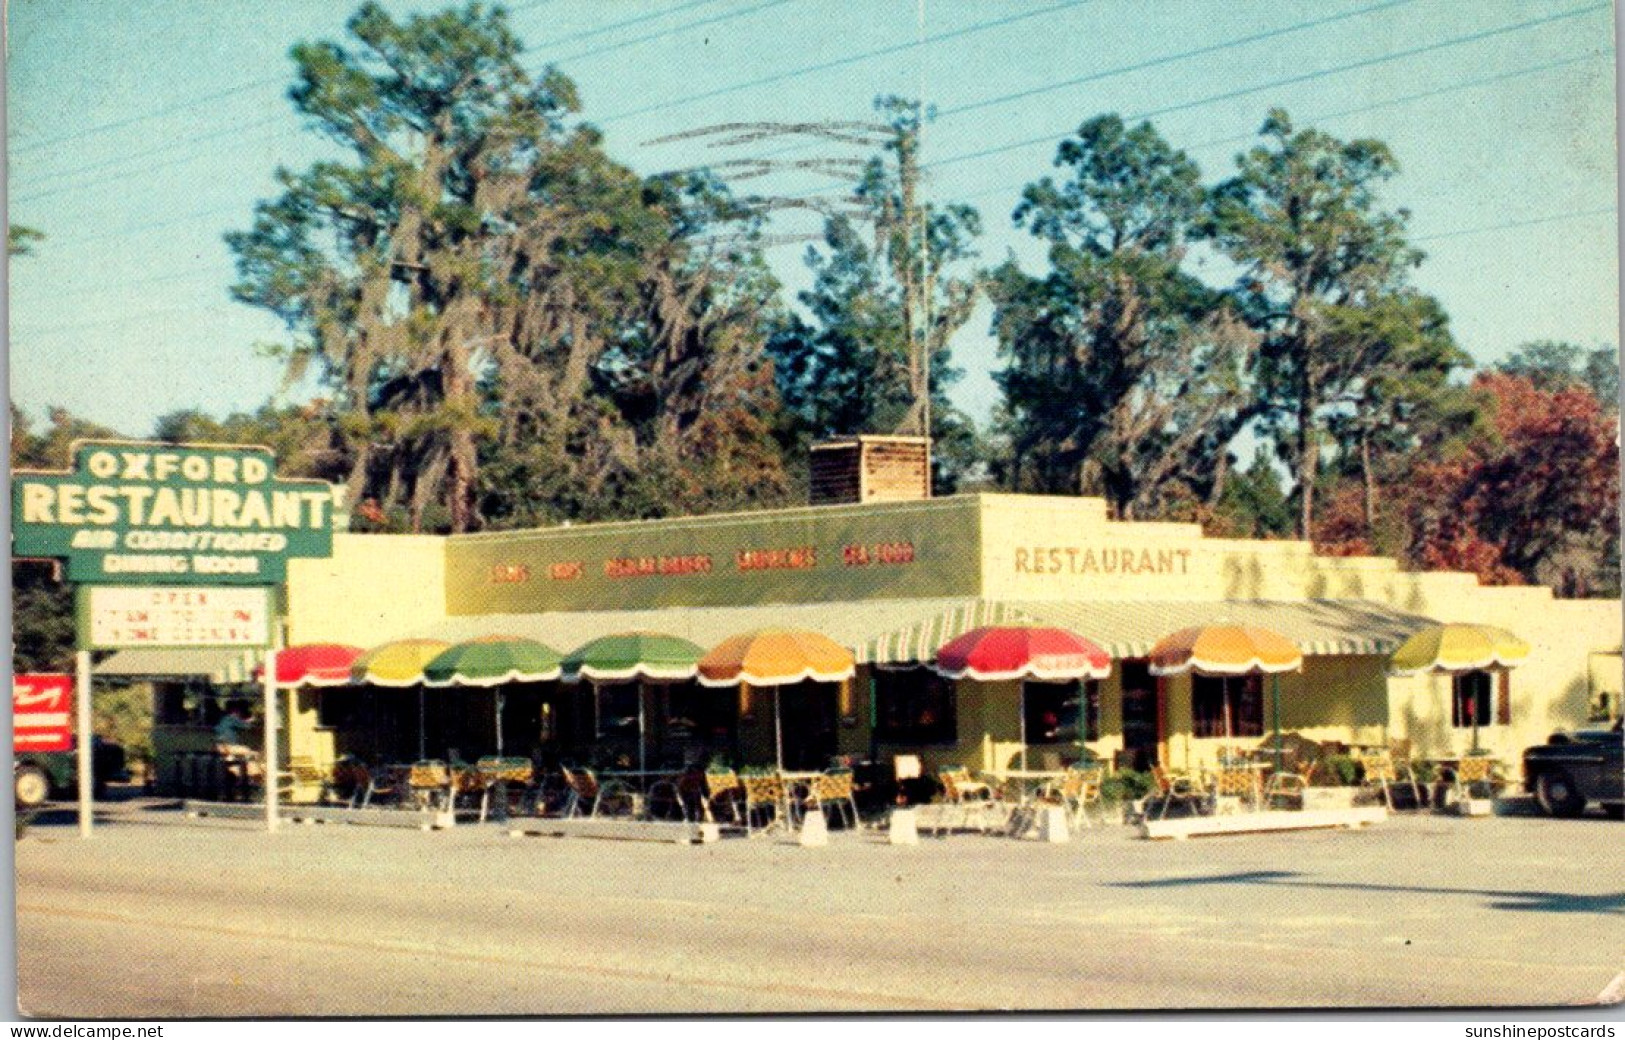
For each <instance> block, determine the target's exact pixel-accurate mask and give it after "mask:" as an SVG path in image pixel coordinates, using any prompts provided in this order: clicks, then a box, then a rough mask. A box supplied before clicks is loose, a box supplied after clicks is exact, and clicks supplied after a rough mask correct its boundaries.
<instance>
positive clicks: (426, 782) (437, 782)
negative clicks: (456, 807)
mask: <svg viewBox="0 0 1625 1040" xmlns="http://www.w3.org/2000/svg"><path fill="white" fill-rule="evenodd" d="M406 791H407V794H408V795H409V796H410V798H411V800H412V804H413V805H415V806H417V807H418V808H419V809H439V808H440V807H441V806H444V807H445V808H446V809H448V810H449V809H450V808H451V798H452V787H451V767H450V766H448V765H446V763H444V762H442V761H440V760H439V759H437V758H431V759H423V760H420V761H417V762H413V763H412V764H411V765H410V766H408V767H407V770H406Z"/></svg>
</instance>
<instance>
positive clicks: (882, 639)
mask: <svg viewBox="0 0 1625 1040" xmlns="http://www.w3.org/2000/svg"><path fill="white" fill-rule="evenodd" d="M1037 623H1038V622H1037V621H1036V619H1034V618H1033V617H1032V616H1031V615H1029V614H1027V613H1025V612H1023V611H1020V610H1017V609H1016V608H1015V607H1013V606H1011V605H1010V604H1009V603H1001V602H999V601H997V600H987V599H975V600H966V601H965V602H963V603H961V604H959V605H958V606H955V607H953V608H952V609H950V610H945V611H943V612H942V613H940V614H935V615H933V616H931V617H928V618H925V619H924V620H922V621H917V622H915V623H914V624H912V625H907V626H905V627H903V628H898V629H895V630H893V631H891V632H887V633H885V634H884V635H882V636H879V637H878V638H875V639H872V640H870V641H869V642H867V643H864V644H863V645H861V646H857V647H853V648H851V649H852V656H853V657H854V658H855V659H856V661H857V663H858V664H878V665H880V666H882V667H885V666H886V665H913V664H923V663H925V662H927V661H931V660H933V659H935V658H936V656H937V648H938V647H940V646H941V645H942V644H944V643H946V642H948V641H949V640H950V639H956V638H958V637H959V636H962V635H964V634H965V633H966V632H969V631H970V630H972V629H974V628H981V627H982V626H984V625H1031V624H1037Z"/></svg>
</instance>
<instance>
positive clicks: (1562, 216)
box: [1411, 206, 1619, 242]
mask: <svg viewBox="0 0 1625 1040" xmlns="http://www.w3.org/2000/svg"><path fill="white" fill-rule="evenodd" d="M1618 209H1619V207H1618V206H1600V207H1598V208H1596V209H1577V210H1570V211H1569V212H1567V213H1553V214H1550V215H1548V216H1544V217H1530V218H1528V219H1525V220H1509V221H1507V222H1506V223H1504V224H1486V225H1484V226H1483V227H1472V228H1460V229H1458V230H1456V231H1440V232H1438V233H1437V234H1432V235H1418V236H1417V237H1415V238H1413V239H1411V241H1412V242H1437V241H1439V240H1440V239H1445V238H1460V237H1462V236H1463V235H1481V234H1484V233H1485V232H1489V231H1505V230H1507V229H1508V228H1521V227H1533V226H1534V225H1536V224H1555V223H1556V222H1557V221H1560V220H1576V219H1578V218H1580V217H1596V216H1601V215H1602V214H1604V213H1614V212H1616V211H1617V210H1618Z"/></svg>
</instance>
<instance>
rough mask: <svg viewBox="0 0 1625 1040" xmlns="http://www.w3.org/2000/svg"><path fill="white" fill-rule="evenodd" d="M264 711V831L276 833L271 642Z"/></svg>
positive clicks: (273, 657) (273, 648) (273, 656)
mask: <svg viewBox="0 0 1625 1040" xmlns="http://www.w3.org/2000/svg"><path fill="white" fill-rule="evenodd" d="M264 689H265V711H264V713H263V718H264V725H265V777H264V783H265V829H266V830H267V831H269V832H271V833H273V834H274V833H276V824H277V818H276V794H277V791H276V784H277V757H276V727H277V711H276V643H275V641H273V642H272V643H271V645H270V646H269V647H267V648H266V651H265V685H264Z"/></svg>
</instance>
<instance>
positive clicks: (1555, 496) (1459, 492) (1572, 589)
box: [1389, 372, 1619, 596]
mask: <svg viewBox="0 0 1625 1040" xmlns="http://www.w3.org/2000/svg"><path fill="white" fill-rule="evenodd" d="M1472 391H1473V393H1474V394H1475V395H1477V397H1478V398H1479V402H1480V407H1481V409H1482V413H1483V415H1484V416H1485V418H1486V420H1487V421H1486V423H1485V424H1484V425H1482V426H1480V427H1477V428H1475V429H1474V430H1473V431H1472V432H1471V434H1470V435H1469V436H1466V437H1463V438H1461V439H1458V440H1457V441H1455V442H1454V443H1452V444H1450V445H1448V446H1447V447H1446V448H1444V449H1443V450H1433V451H1429V452H1424V453H1422V455H1421V456H1420V460H1419V462H1418V463H1417V465H1416V466H1415V467H1414V469H1413V471H1412V472H1411V473H1409V474H1407V479H1406V480H1405V481H1403V482H1398V483H1395V484H1394V485H1393V486H1392V487H1391V488H1390V490H1389V494H1390V496H1391V497H1392V498H1393V500H1394V501H1395V503H1396V504H1397V506H1398V507H1399V510H1400V511H1401V512H1402V514H1403V515H1404V517H1405V520H1406V523H1407V525H1408V527H1409V537H1410V542H1411V544H1410V546H1409V549H1408V551H1407V553H1406V554H1405V555H1406V558H1407V560H1408V561H1409V562H1411V563H1412V564H1413V565H1415V566H1420V567H1427V568H1449V569H1455V570H1467V571H1472V572H1473V573H1476V574H1478V575H1479V577H1480V578H1481V579H1482V580H1484V581H1488V582H1493V583H1511V584H1523V583H1539V584H1545V585H1551V586H1553V587H1554V588H1555V589H1556V590H1557V591H1558V593H1559V594H1560V595H1567V596H1587V595H1599V594H1605V595H1617V593H1618V589H1619V575H1618V548H1617V546H1618V543H1619V445H1618V442H1617V440H1616V430H1617V427H1616V424H1615V421H1614V420H1613V418H1612V417H1611V416H1609V415H1608V414H1607V413H1605V412H1604V411H1603V409H1602V407H1601V405H1600V404H1599V402H1598V401H1597V399H1596V398H1595V397H1594V396H1593V395H1592V394H1591V392H1590V391H1589V390H1586V389H1584V388H1581V387H1578V386H1569V387H1566V388H1561V389H1556V390H1543V389H1541V388H1540V387H1538V386H1537V385H1535V383H1533V382H1532V381H1531V380H1529V379H1527V378H1525V377H1523V376H1515V375H1509V374H1506V373H1502V372H1488V373H1484V374H1482V375H1480V376H1479V377H1478V378H1477V379H1475V380H1474V381H1473V384H1472Z"/></svg>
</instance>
